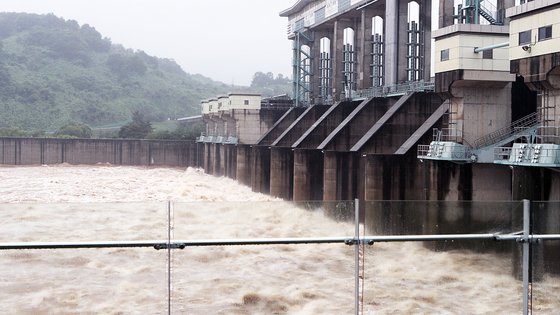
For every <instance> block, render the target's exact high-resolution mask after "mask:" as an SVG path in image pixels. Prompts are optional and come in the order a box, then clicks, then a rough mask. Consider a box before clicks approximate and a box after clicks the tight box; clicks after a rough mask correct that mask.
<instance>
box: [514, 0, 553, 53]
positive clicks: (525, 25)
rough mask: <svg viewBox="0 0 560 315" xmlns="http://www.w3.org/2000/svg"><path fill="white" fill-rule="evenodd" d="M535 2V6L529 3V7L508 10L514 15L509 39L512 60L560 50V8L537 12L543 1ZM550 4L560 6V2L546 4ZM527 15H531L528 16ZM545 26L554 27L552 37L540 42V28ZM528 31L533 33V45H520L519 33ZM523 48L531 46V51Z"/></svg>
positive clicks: (523, 6) (522, 6)
mask: <svg viewBox="0 0 560 315" xmlns="http://www.w3.org/2000/svg"><path fill="white" fill-rule="evenodd" d="M533 2H534V3H535V4H533V5H532V6H528V4H529V3H527V5H521V6H518V7H516V8H512V9H510V10H508V14H513V15H511V22H510V37H509V57H510V59H511V60H516V59H522V58H529V57H534V56H540V55H546V54H550V53H555V52H558V51H559V50H560V7H558V8H554V9H549V10H547V11H535V10H537V9H538V8H539V3H541V2H543V1H533ZM533 2H530V3H533ZM549 2H558V3H559V4H560V1H547V2H546V3H549ZM542 5H544V4H542ZM544 6H546V5H544ZM526 13H530V14H528V15H526ZM517 14H519V15H517ZM545 26H552V37H551V38H549V39H545V40H541V41H539V39H538V35H539V28H540V27H545ZM528 30H530V31H531V43H530V44H521V45H520V44H519V33H521V32H524V31H528ZM523 46H529V47H530V49H525V50H524V49H523Z"/></svg>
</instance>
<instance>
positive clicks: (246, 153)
mask: <svg viewBox="0 0 560 315" xmlns="http://www.w3.org/2000/svg"><path fill="white" fill-rule="evenodd" d="M250 162H251V147H250V146H249V145H244V144H239V145H237V163H236V174H237V181H238V182H239V183H241V184H243V185H246V186H251V164H250Z"/></svg>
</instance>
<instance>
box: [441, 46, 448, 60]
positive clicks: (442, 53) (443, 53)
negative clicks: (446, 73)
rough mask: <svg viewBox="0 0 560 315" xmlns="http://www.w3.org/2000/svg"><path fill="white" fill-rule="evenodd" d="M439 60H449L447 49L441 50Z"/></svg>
mask: <svg viewBox="0 0 560 315" xmlns="http://www.w3.org/2000/svg"><path fill="white" fill-rule="evenodd" d="M440 60H441V61H445V60H449V49H444V50H442V51H441V58H440Z"/></svg>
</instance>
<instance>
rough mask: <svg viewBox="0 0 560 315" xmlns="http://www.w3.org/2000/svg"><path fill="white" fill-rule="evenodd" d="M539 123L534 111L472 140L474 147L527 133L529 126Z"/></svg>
mask: <svg viewBox="0 0 560 315" xmlns="http://www.w3.org/2000/svg"><path fill="white" fill-rule="evenodd" d="M538 124H539V119H538V116H537V114H536V113H533V114H530V115H527V116H525V117H523V118H521V119H519V120H516V121H514V122H513V123H511V125H509V126H507V127H504V128H502V129H498V130H496V131H494V132H491V133H489V134H487V135H485V136H483V137H481V138H479V139H477V140H475V141H474V147H475V148H483V147H486V146H490V145H493V144H495V143H498V142H500V141H502V140H505V139H507V138H509V137H513V136H514V135H517V136H519V137H521V136H524V135H527V131H528V130H529V129H530V128H531V127H535V126H537V125H538Z"/></svg>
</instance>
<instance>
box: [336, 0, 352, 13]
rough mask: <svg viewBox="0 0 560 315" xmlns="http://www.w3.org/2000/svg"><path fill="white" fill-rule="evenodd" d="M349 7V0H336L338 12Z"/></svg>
mask: <svg viewBox="0 0 560 315" xmlns="http://www.w3.org/2000/svg"><path fill="white" fill-rule="evenodd" d="M349 7H350V0H338V12H342V11H344V10H345V9H347V8H349Z"/></svg>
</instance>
